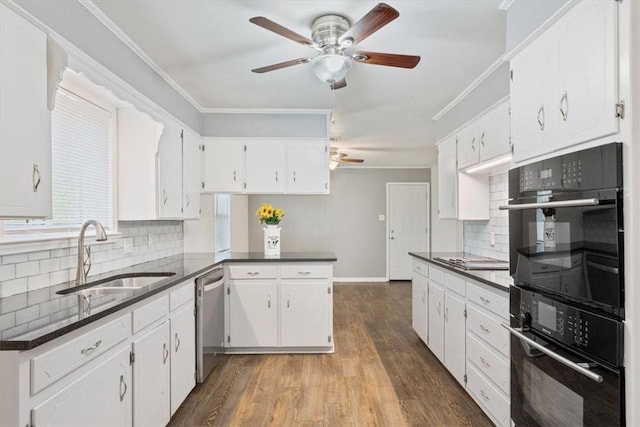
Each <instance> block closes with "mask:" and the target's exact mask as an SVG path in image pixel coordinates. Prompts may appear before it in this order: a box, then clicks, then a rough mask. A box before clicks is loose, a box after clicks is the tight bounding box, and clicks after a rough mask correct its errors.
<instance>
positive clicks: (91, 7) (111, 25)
mask: <svg viewBox="0 0 640 427" xmlns="http://www.w3.org/2000/svg"><path fill="white" fill-rule="evenodd" d="M78 1H79V3H80V4H81V5H82V6H84V7H85V8H86V9H87V10H88V11H89V12H90V13H91V14H92V15H93V16H95V17H96V18H97V19H98V20H99V21H100V22H102V23H103V24H104V26H105V27H107V29H108V30H109V31H111V32H112V33H113V34H114V35H115V36H116V37H117V38H118V39H120V41H122V42H123V43H124V44H125V45H126V46H127V47H128V48H129V49H131V51H132V52H133V53H135V54H136V55H137V56H138V57H139V58H140V59H142V60H143V61H144V62H145V63H146V64H147V65H148V66H149V67H151V69H152V70H153V71H155V72H156V73H158V75H159V76H160V77H162V79H163V80H164V81H166V82H167V83H168V84H169V86H171V87H172V88H173V89H174V90H175V91H176V92H178V93H179V94H180V95H181V96H182V97H183V98H184V99H185V100H187V102H189V103H190V104H191V105H192V106H193V107H194V108H195V109H196V110H198V112H199V113H202V112H203V108H202V106H201V105H200V104H198V102H197V101H196V100H195V99H193V97H191V95H189V93H187V91H186V90H184V89H183V88H182V87H181V86H180V85H179V84H178V83H176V81H175V80H173V79H172V78H171V77H170V76H169V75H168V74H167V73H166V72H165V71H164V70H163V69H162V68H161V67H160V66H159V65H158V64H156V63H155V61H153V59H151V57H150V56H149V55H147V54H146V53H145V52H144V51H143V50H142V49H141V48H140V47H139V46H138V45H137V44H135V42H134V41H133V40H131V38H129V36H127V35H126V34H125V32H124V31H122V29H121V28H120V27H118V25H116V23H115V22H113V21H112V20H111V19H110V18H109V17H108V16H107V15H105V14H104V12H102V10H100V8H99V7H98V6H96V5H95V3H94V2H93V0H78Z"/></svg>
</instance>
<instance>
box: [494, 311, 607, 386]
mask: <svg viewBox="0 0 640 427" xmlns="http://www.w3.org/2000/svg"><path fill="white" fill-rule="evenodd" d="M501 325H502V327H503V328H505V329H506V330H507V331H509V332H510V333H511V334H512V335H513V336H515V337H518V338H520V339H521V340H522V341H524V342H525V343H527V344H528V345H530V346H531V347H534V348H535V349H537V350H540V351H541V352H543V353H544V354H546V355H547V356H549V357H550V358H552V359H554V360H556V361H558V362H560V363H562V364H563V365H565V366H568V367H569V368H571V369H573V370H575V371H578V372H580V373H581V374H582V375H584V376H585V377H587V378H589V379H592V380H593V381H595V382H598V383H601V382H602V381H603V378H602V375H598V374H596V373H595V372H591V370H589V369H588V368H585V367H583V366H580V365H579V364H578V363H575V362H573V361H571V360H569V359H567V358H566V357H564V356H561V355H559V354H558V353H556V352H553V351H551V350H549V349H548V348H547V347H545V346H543V345H541V344H539V343H537V342H535V341H534V340H532V339H531V338H529V337H527V336H526V335H524V334H523V333H522V332H523V330H522V329H521V328H512V327H511V326H509V325H507V324H505V323H501Z"/></svg>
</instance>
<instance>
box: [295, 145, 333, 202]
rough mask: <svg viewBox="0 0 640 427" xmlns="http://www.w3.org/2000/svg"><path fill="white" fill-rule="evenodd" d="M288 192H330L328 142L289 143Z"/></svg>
mask: <svg viewBox="0 0 640 427" xmlns="http://www.w3.org/2000/svg"><path fill="white" fill-rule="evenodd" d="M287 176H288V182H287V192H289V193H302V194H314V193H324V194H326V193H328V192H329V148H328V144H327V143H326V142H289V143H288V144H287Z"/></svg>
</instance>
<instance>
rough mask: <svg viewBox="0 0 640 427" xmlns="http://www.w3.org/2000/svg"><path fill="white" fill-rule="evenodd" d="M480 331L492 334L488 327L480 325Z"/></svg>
mask: <svg viewBox="0 0 640 427" xmlns="http://www.w3.org/2000/svg"><path fill="white" fill-rule="evenodd" d="M480 329H482V332H484V333H485V334H488V333H489V332H491V331H490V330H489V329H487V327H486V326H484V325H480Z"/></svg>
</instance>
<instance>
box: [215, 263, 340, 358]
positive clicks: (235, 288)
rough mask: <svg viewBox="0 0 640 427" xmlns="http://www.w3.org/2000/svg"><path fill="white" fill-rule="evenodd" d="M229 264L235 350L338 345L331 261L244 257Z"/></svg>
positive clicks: (228, 309) (229, 331)
mask: <svg viewBox="0 0 640 427" xmlns="http://www.w3.org/2000/svg"><path fill="white" fill-rule="evenodd" d="M228 268H229V274H228V275H227V277H229V278H230V280H229V283H228V284H227V285H226V286H227V298H226V300H225V318H226V319H227V322H226V324H225V334H226V336H227V338H226V343H225V345H226V347H227V349H228V352H229V353H270V352H276V353H277V352H280V353H283V352H288V351H296V352H305V351H307V352H331V351H333V285H332V275H333V270H332V266H331V264H329V263H320V262H319V263H308V264H305V263H299V264H298V263H284V262H283V263H277V262H269V263H268V264H264V263H263V264H244V263H243V264H237V265H230V266H229V267H228Z"/></svg>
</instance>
